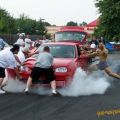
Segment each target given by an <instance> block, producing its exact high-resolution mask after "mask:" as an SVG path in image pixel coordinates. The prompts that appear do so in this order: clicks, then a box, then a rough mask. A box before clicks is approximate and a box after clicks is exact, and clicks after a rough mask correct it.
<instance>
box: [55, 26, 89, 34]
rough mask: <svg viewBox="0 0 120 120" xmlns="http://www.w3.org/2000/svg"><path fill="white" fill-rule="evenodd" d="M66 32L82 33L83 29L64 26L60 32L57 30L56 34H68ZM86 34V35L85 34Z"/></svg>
mask: <svg viewBox="0 0 120 120" xmlns="http://www.w3.org/2000/svg"><path fill="white" fill-rule="evenodd" d="M68 31H75V32H84V33H86V32H85V31H84V28H83V27H78V26H65V27H62V28H61V29H60V30H58V31H57V32H68ZM86 34H87V33H86Z"/></svg>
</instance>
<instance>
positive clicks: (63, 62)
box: [53, 58, 76, 68]
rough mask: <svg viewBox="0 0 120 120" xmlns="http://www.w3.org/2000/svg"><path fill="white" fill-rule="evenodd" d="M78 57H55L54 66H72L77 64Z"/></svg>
mask: <svg viewBox="0 0 120 120" xmlns="http://www.w3.org/2000/svg"><path fill="white" fill-rule="evenodd" d="M75 61H76V59H74V58H68V59H66V58H54V61H53V66H54V67H55V68H56V67H67V66H69V67H70V66H72V65H75Z"/></svg>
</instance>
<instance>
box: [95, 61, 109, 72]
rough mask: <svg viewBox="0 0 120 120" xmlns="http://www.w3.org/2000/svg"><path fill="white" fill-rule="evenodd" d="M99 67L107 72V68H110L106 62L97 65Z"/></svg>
mask: <svg viewBox="0 0 120 120" xmlns="http://www.w3.org/2000/svg"><path fill="white" fill-rule="evenodd" d="M97 67H98V69H100V70H105V69H106V68H107V67H108V64H107V62H106V61H100V62H99V63H98V64H97Z"/></svg>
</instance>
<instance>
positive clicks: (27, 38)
mask: <svg viewBox="0 0 120 120" xmlns="http://www.w3.org/2000/svg"><path fill="white" fill-rule="evenodd" d="M31 44H32V41H31V39H30V36H29V35H27V36H26V38H25V47H27V48H30V47H31Z"/></svg>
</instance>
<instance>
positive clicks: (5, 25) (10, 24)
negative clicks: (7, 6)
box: [0, 8, 15, 33]
mask: <svg viewBox="0 0 120 120" xmlns="http://www.w3.org/2000/svg"><path fill="white" fill-rule="evenodd" d="M14 23H15V20H14V18H13V17H12V16H11V15H10V14H9V13H8V12H7V11H6V10H4V9H2V8H0V33H13V32H14V31H15V24H14Z"/></svg>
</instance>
